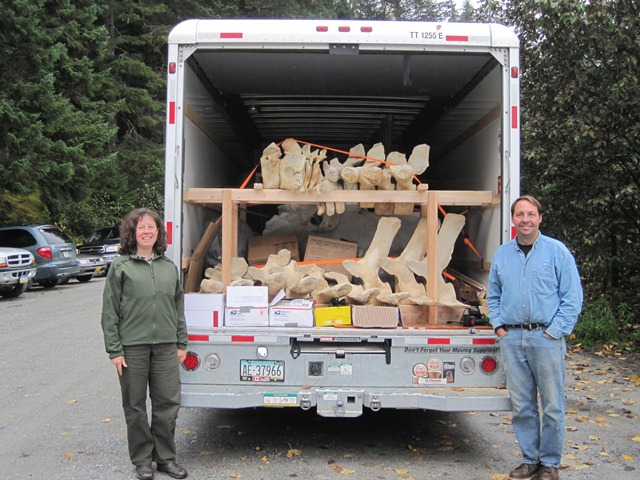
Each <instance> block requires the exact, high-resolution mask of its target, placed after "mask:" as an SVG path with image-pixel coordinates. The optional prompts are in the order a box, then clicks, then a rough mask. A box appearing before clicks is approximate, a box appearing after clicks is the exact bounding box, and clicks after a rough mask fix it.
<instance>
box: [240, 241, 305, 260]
mask: <svg viewBox="0 0 640 480" xmlns="http://www.w3.org/2000/svg"><path fill="white" fill-rule="evenodd" d="M283 248H284V249H286V250H289V251H290V252H291V260H295V261H299V260H300V252H299V249H298V237H297V236H296V235H295V234H287V235H265V236H262V237H251V238H249V251H248V254H247V257H248V258H247V263H248V264H249V265H264V264H265V263H267V259H268V258H269V255H271V254H277V253H278V252H279V251H280V250H282V249H283Z"/></svg>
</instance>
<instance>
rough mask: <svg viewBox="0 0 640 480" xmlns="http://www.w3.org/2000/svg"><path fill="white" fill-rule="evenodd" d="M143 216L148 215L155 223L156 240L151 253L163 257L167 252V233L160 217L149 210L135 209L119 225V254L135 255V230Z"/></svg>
mask: <svg viewBox="0 0 640 480" xmlns="http://www.w3.org/2000/svg"><path fill="white" fill-rule="evenodd" d="M145 215H149V216H150V217H151V218H153V221H154V222H156V227H157V228H158V239H157V240H156V243H155V244H154V245H153V252H154V253H155V254H156V255H164V252H166V251H167V231H166V229H165V228H164V222H163V221H162V219H161V218H160V216H159V215H158V214H157V213H156V212H154V211H153V210H151V209H149V208H136V209H135V210H133V211H132V212H131V213H129V215H127V216H126V218H125V219H124V222H122V225H120V253H124V254H129V255H133V254H135V253H136V251H137V249H138V246H137V243H136V228H137V227H138V222H139V221H140V219H141V218H142V217H144V216H145Z"/></svg>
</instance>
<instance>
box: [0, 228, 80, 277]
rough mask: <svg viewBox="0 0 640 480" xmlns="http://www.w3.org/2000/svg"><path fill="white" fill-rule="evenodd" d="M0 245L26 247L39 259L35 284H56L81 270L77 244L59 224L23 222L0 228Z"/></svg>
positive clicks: (37, 260)
mask: <svg viewBox="0 0 640 480" xmlns="http://www.w3.org/2000/svg"><path fill="white" fill-rule="evenodd" d="M0 247H14V248H24V249H25V250H28V251H29V252H31V254H32V255H33V256H34V258H35V259H36V265H37V267H38V270H37V271H36V275H35V277H33V283H36V284H39V285H42V286H43V287H44V288H52V287H55V286H56V285H57V284H58V282H59V281H60V280H61V279H63V278H67V277H75V276H76V275H77V274H78V273H79V272H80V267H79V266H78V262H77V261H76V246H75V245H74V244H73V241H72V240H71V239H70V238H69V237H68V236H67V234H66V233H64V232H63V231H62V230H60V229H59V228H58V227H56V226H55V225H19V226H11V227H0Z"/></svg>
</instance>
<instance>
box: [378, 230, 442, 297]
mask: <svg viewBox="0 0 640 480" xmlns="http://www.w3.org/2000/svg"><path fill="white" fill-rule="evenodd" d="M427 234H428V231H427V219H426V218H421V219H420V221H419V222H418V225H417V227H416V229H415V231H414V232H413V235H412V236H411V239H410V240H409V243H407V246H406V247H405V249H404V251H403V252H402V254H401V255H400V256H399V257H397V258H395V259H392V258H388V257H387V258H382V259H381V260H380V266H381V267H382V269H383V270H384V271H386V272H388V273H390V274H392V275H393V276H394V277H395V279H396V284H395V289H396V291H401V292H407V293H409V296H408V298H407V299H405V300H404V301H403V302H402V303H412V304H415V305H435V304H436V301H435V300H434V299H433V298H430V297H429V296H428V295H427V292H426V289H425V286H424V285H423V284H421V283H418V281H417V280H416V277H415V275H414V274H413V272H412V271H411V270H409V268H407V263H408V262H409V261H410V260H416V261H419V260H421V259H423V258H424V255H425V253H426V251H427Z"/></svg>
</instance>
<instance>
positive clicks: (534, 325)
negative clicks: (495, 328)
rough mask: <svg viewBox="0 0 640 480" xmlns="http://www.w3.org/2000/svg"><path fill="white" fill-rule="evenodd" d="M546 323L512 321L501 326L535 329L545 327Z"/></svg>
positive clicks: (505, 327)
mask: <svg viewBox="0 0 640 480" xmlns="http://www.w3.org/2000/svg"><path fill="white" fill-rule="evenodd" d="M548 326H549V324H548V323H514V324H508V323H507V324H505V325H503V326H502V328H504V329H505V330H511V329H512V328H521V329H523V330H535V329H536V328H546V327H548Z"/></svg>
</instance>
